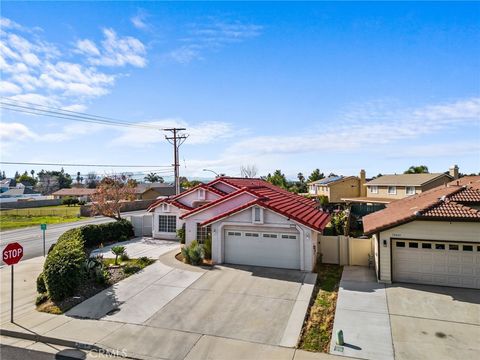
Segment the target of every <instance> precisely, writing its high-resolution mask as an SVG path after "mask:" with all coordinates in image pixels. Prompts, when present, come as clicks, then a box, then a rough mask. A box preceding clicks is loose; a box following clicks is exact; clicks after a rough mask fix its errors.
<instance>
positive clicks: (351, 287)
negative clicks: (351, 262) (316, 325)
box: [330, 266, 394, 360]
mask: <svg viewBox="0 0 480 360" xmlns="http://www.w3.org/2000/svg"><path fill="white" fill-rule="evenodd" d="M338 330H342V331H343V336H344V341H345V346H336V345H335V340H334V339H333V340H332V342H331V344H330V353H331V354H337V355H343V356H348V357H357V358H363V359H372V360H375V359H381V360H386V359H393V358H394V356H393V345H392V335H391V329H390V318H389V314H388V307H387V297H386V292H385V285H384V284H379V283H377V280H376V277H375V274H374V272H373V270H372V269H369V268H367V267H362V266H345V267H344V269H343V274H342V280H341V282H340V289H339V291H338V299H337V308H336V310H335V322H334V325H333V338H334V337H335V334H336V333H337V331H338Z"/></svg>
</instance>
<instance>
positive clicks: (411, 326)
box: [387, 284, 480, 360]
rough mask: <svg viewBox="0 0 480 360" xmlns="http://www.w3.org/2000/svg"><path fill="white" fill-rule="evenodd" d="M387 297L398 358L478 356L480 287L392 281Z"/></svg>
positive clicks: (479, 350) (471, 357)
mask: <svg viewBox="0 0 480 360" xmlns="http://www.w3.org/2000/svg"><path fill="white" fill-rule="evenodd" d="M387 299H388V308H389V312H390V322H391V326H392V337H393V345H394V348H395V358H396V359H425V357H428V358H431V359H451V358H456V359H464V360H467V359H478V354H480V342H479V339H480V290H473V289H462V288H453V287H440V286H429V285H413V284H393V285H390V286H388V287H387ZM427 354H428V355H427Z"/></svg>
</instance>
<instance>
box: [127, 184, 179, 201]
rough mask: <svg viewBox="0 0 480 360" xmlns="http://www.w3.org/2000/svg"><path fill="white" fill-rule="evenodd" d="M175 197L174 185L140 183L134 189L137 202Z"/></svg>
mask: <svg viewBox="0 0 480 360" xmlns="http://www.w3.org/2000/svg"><path fill="white" fill-rule="evenodd" d="M172 195H175V185H172V184H165V183H141V184H138V185H137V186H136V187H135V196H136V198H137V200H150V199H157V198H158V197H167V196H172Z"/></svg>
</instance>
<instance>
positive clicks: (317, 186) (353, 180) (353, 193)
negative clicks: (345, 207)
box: [308, 170, 365, 203]
mask: <svg viewBox="0 0 480 360" xmlns="http://www.w3.org/2000/svg"><path fill="white" fill-rule="evenodd" d="M364 184H365V170H362V171H360V177H357V176H346V177H345V176H329V177H327V178H324V179H320V180H317V181H313V182H310V183H308V193H309V194H310V195H315V196H322V195H323V196H326V197H327V198H328V202H329V203H339V202H343V200H342V199H343V198H346V197H358V196H365V187H364V186H363V185H364Z"/></svg>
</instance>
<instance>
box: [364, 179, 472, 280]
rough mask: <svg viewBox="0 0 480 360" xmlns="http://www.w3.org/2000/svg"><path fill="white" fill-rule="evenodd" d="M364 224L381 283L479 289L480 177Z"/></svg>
mask: <svg viewBox="0 0 480 360" xmlns="http://www.w3.org/2000/svg"><path fill="white" fill-rule="evenodd" d="M363 224H364V231H365V233H366V234H369V235H372V236H373V240H374V258H375V269H376V273H377V278H378V280H379V281H380V282H385V283H391V282H397V281H398V282H408V283H418V284H429V285H443V286H456V287H466V288H474V289H480V237H479V234H480V176H469V177H465V178H461V179H458V180H454V181H452V182H450V183H449V184H447V186H438V187H436V188H434V189H431V190H426V191H422V192H421V193H418V194H416V195H412V196H408V197H406V198H404V199H401V200H397V201H394V202H392V203H391V204H390V205H388V206H387V208H386V209H384V210H382V211H378V212H375V213H373V214H370V215H367V216H365V217H363Z"/></svg>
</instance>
